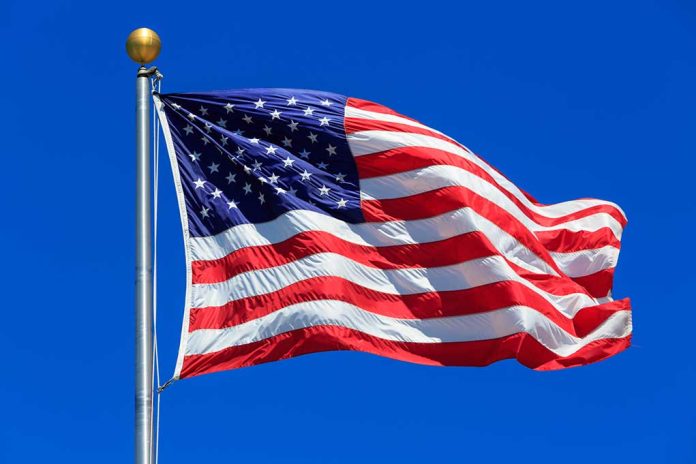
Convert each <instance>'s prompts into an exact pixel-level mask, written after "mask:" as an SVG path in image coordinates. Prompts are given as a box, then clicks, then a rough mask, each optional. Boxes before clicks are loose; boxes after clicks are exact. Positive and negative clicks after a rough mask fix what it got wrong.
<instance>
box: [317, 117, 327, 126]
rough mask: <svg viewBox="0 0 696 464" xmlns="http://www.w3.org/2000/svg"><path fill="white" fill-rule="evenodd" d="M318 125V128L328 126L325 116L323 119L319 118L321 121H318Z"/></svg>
mask: <svg viewBox="0 0 696 464" xmlns="http://www.w3.org/2000/svg"><path fill="white" fill-rule="evenodd" d="M319 125H320V126H328V125H329V118H327V117H326V116H324V117H323V118H321V119H320V120H319Z"/></svg>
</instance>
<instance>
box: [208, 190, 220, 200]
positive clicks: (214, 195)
mask: <svg viewBox="0 0 696 464" xmlns="http://www.w3.org/2000/svg"><path fill="white" fill-rule="evenodd" d="M210 194H211V195H212V196H213V198H220V197H221V196H222V190H220V189H219V188H216V189H215V190H214V191H212V192H210Z"/></svg>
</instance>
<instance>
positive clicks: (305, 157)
mask: <svg viewBox="0 0 696 464" xmlns="http://www.w3.org/2000/svg"><path fill="white" fill-rule="evenodd" d="M310 154H311V153H310V152H308V151H307V150H302V151H301V152H300V158H304V159H307V158H309V155H310Z"/></svg>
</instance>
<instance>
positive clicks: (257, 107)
mask: <svg viewBox="0 0 696 464" xmlns="http://www.w3.org/2000/svg"><path fill="white" fill-rule="evenodd" d="M265 104H266V102H265V101H263V100H261V99H260V98H259V101H257V102H256V103H254V105H256V109H257V110H258V109H259V108H263V105H265Z"/></svg>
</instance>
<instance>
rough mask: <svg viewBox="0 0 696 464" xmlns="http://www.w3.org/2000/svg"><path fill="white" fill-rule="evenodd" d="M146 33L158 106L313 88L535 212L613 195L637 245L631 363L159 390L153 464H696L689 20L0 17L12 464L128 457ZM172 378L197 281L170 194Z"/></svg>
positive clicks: (329, 12)
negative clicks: (447, 139) (417, 131)
mask: <svg viewBox="0 0 696 464" xmlns="http://www.w3.org/2000/svg"><path fill="white" fill-rule="evenodd" d="M143 25H147V26H149V27H152V28H154V29H155V30H157V31H158V32H159V33H160V35H161V37H162V40H163V42H164V48H163V51H162V55H161V59H159V60H158V61H157V64H158V65H159V66H160V68H161V69H162V71H163V73H164V74H165V81H164V90H165V91H171V92H173V91H195V90H212V89H224V88H234V87H301V88H311V89H322V90H330V91H335V92H339V93H343V94H346V95H350V96H356V97H361V98H366V99H371V100H375V101H378V102H380V103H383V104H386V105H388V106H391V107H393V108H395V109H397V110H398V111H400V112H402V113H404V114H407V115H410V116H412V117H415V118H417V119H420V120H421V121H423V122H425V123H427V124H429V125H431V126H433V127H436V128H438V129H440V130H442V131H444V132H446V133H448V134H449V135H451V136H453V137H455V138H457V139H458V140H460V141H461V142H462V143H464V144H466V145H468V146H469V147H470V148H472V149H474V150H475V151H477V152H478V153H480V154H482V155H484V156H485V157H486V158H487V159H488V160H489V161H490V162H492V163H493V164H494V165H495V166H496V167H498V168H499V169H501V170H502V171H503V172H504V173H505V174H507V175H508V176H509V177H511V178H512V179H513V180H514V181H515V182H516V183H518V185H520V186H521V187H523V188H525V189H527V190H528V191H530V192H531V193H532V194H533V195H535V196H536V197H537V198H539V199H540V200H541V201H544V202H549V203H550V202H556V201H562V200H566V199H572V198H576V197H582V196H592V197H598V198H603V199H608V200H612V201H615V202H617V203H619V204H620V205H621V206H622V207H623V208H624V209H625V211H626V212H627V214H628V218H629V226H628V228H627V230H626V232H625V235H624V245H623V251H622V256H621V259H620V262H619V266H618V269H617V275H616V286H615V296H617V297H625V296H630V297H631V298H632V299H633V307H634V324H635V337H634V346H633V347H632V348H631V349H629V350H628V351H627V352H625V353H623V354H620V355H618V356H616V357H614V358H612V359H610V360H608V361H605V362H602V363H599V364H597V365H593V366H589V367H584V368H578V369H571V370H567V371H561V372H546V373H539V372H534V371H531V370H528V369H526V368H524V367H522V366H520V365H518V364H516V363H515V362H514V361H506V362H502V363H499V364H496V365H494V366H491V367H487V368H483V369H479V368H433V367H424V366H418V365H410V364H405V363H401V362H397V361H393V360H388V359H383V358H379V357H376V356H371V355H367V354H362V353H325V354H318V355H312V356H305V357H302V358H298V359H293V360H289V361H283V362H279V363H274V364H268V365H263V366H260V367H254V368H249V369H242V370H237V371H232V372H225V373H220V374H214V375H209V376H204V377H200V378H194V379H190V380H186V381H182V382H180V383H177V384H175V385H174V386H173V387H172V388H171V389H169V390H167V391H166V392H165V394H164V396H163V413H162V442H161V462H162V463H172V462H187V463H190V462H196V463H208V462H210V463H213V462H215V463H219V462H235V463H237V462H239V463H241V462H244V463H248V462H253V463H266V462H269V463H271V462H272V463H275V462H282V463H303V462H330V463H355V462H361V463H368V462H380V463H391V462H419V463H423V462H425V463H429V462H495V461H501V462H502V461H504V460H512V459H514V462H533V463H537V464H538V463H546V462H559V461H562V462H563V463H564V464H571V463H576V462H577V463H587V462H649V463H660V462H668V463H681V462H694V461H696V394H695V393H694V392H696V361H695V360H694V357H695V353H696V348H695V343H696V342H694V340H695V339H696V337H694V324H696V315H695V312H694V310H695V309H696V308H694V303H693V301H692V292H693V290H694V285H695V284H696V282H695V279H694V277H695V274H696V273H695V271H694V265H693V262H694V258H696V257H695V256H694V239H693V236H694V235H693V234H694V232H693V231H694V229H695V228H696V221H695V220H694V213H695V211H694V210H695V208H694V197H695V195H694V192H693V185H694V182H693V171H694V166H695V162H694V156H695V155H696V137H695V135H694V134H695V132H696V92H695V91H694V88H696V47H695V45H696V7H695V6H694V4H693V3H691V2H688V1H686V0H682V1H677V0H662V1H659V2H658V1H652V2H648V1H626V2H606V1H588V2H580V3H578V2H573V6H571V2H541V3H534V4H531V3H530V2H460V3H459V4H458V6H455V2H438V1H429V2H421V3H418V4H413V5H412V4H410V3H409V2H394V3H393V4H391V5H388V4H387V3H386V2H384V3H382V2H377V1H374V0H373V1H352V2H335V1H333V2H332V1H323V2H317V3H311V4H310V3H303V2H299V1H297V2H271V1H263V2H259V1H247V2H241V1H236V2H216V3H212V2H182V1H178V0H170V1H167V2H139V3H135V2H127V1H122V2H113V4H112V5H111V6H104V5H99V4H98V2H78V1H73V2H48V1H41V0H40V1H38V2H19V1H15V0H9V1H3V2H2V3H1V4H0V41H1V43H2V44H3V45H4V46H3V50H4V51H3V55H4V56H3V62H4V66H3V71H2V72H1V73H0V84H1V85H2V89H3V91H2V99H1V100H0V108H1V110H0V120H1V124H0V127H1V128H2V129H1V130H0V133H1V134H2V137H3V143H2V149H1V150H0V152H1V153H2V162H3V176H2V178H3V180H2V182H0V194H1V195H2V203H1V204H2V219H1V221H2V227H1V230H2V232H1V234H2V235H1V236H2V238H3V243H4V249H3V252H2V254H3V259H2V261H3V264H4V265H3V266H2V268H3V270H2V271H1V272H2V280H1V281H2V288H3V294H4V298H3V301H4V303H3V304H2V305H1V308H2V315H3V317H2V332H1V335H0V340H1V341H2V353H3V356H2V374H0V379H1V381H0V395H1V397H2V406H1V407H0V411H1V412H0V417H1V418H2V421H1V424H0V462H7V463H15V462H52V463H55V462H69V463H78V462H85V463H92V462H99V463H112V462H113V463H123V462H130V460H131V456H132V449H133V445H132V421H133V419H132V408H133V399H132V395H133V371H132V363H133V309H132V307H133V236H134V233H133V203H134V184H133V180H134V153H133V150H134V96H133V91H134V90H133V86H134V77H135V71H136V68H137V66H136V65H134V64H133V63H131V62H130V61H129V60H128V58H127V57H126V54H125V51H124V41H125V38H126V36H127V34H128V33H129V32H130V30H132V29H134V28H135V27H139V26H143ZM161 210H162V219H161V248H160V251H161V262H160V271H161V281H160V288H161V299H160V337H161V351H162V364H163V376H165V377H168V376H169V375H170V374H171V372H172V370H173V366H174V360H175V356H176V348H177V343H178V335H179V327H180V323H181V316H182V304H183V292H184V263H183V249H182V244H181V233H180V228H179V224H178V215H177V212H176V204H175V200H174V193H173V187H172V185H171V176H170V174H169V172H168V171H164V173H163V176H162V198H161Z"/></svg>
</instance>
